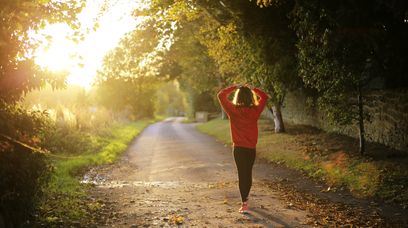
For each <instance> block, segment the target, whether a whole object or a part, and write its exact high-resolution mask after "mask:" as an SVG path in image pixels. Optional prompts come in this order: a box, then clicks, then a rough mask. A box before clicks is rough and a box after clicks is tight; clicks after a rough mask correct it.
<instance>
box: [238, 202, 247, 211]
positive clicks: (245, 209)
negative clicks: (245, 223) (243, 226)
mask: <svg viewBox="0 0 408 228" xmlns="http://www.w3.org/2000/svg"><path fill="white" fill-rule="evenodd" d="M239 213H241V214H248V213H249V207H248V201H245V202H243V203H242V206H241V208H240V209H239Z"/></svg>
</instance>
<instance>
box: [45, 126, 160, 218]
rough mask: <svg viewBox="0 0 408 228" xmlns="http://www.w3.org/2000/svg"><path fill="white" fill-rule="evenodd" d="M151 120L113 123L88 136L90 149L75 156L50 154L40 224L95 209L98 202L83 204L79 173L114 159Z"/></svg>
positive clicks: (83, 196) (83, 194)
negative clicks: (50, 163)
mask: <svg viewBox="0 0 408 228" xmlns="http://www.w3.org/2000/svg"><path fill="white" fill-rule="evenodd" d="M150 123H152V121H151V120H141V121H136V122H132V123H120V124H115V125H113V126H112V127H110V128H108V129H105V130H104V131H103V132H102V133H99V134H94V135H91V136H90V141H89V143H92V146H90V148H93V149H91V150H89V151H84V152H83V153H81V154H80V155H78V156H69V155H67V156H64V155H56V156H53V157H52V158H53V161H52V163H53V166H54V171H53V173H52V175H51V178H50V182H49V184H48V185H47V186H46V189H44V192H45V195H44V197H43V201H42V202H41V205H40V215H39V218H40V219H39V220H40V221H39V222H40V223H41V224H43V225H44V224H46V225H52V224H57V225H58V224H60V225H61V224H65V223H66V222H65V221H70V222H75V221H80V220H81V219H82V218H84V217H86V216H87V215H88V213H90V212H92V211H93V210H97V209H98V205H96V204H95V203H93V204H86V203H85V204H84V202H85V200H84V198H86V190H87V188H86V186H85V185H83V184H81V183H80V180H79V178H78V175H79V174H81V173H82V172H83V171H84V170H85V169H86V168H87V167H89V166H91V165H101V164H109V163H112V162H114V161H115V160H116V159H117V158H118V157H119V156H120V155H121V154H122V153H123V152H124V151H125V150H126V148H127V146H128V144H129V143H130V142H131V141H132V139H133V138H134V137H136V136H137V135H138V134H139V133H140V132H141V131H142V130H143V129H144V128H145V127H146V126H148V125H149V124H150Z"/></svg>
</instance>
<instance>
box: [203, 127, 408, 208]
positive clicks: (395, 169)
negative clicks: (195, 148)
mask: <svg viewBox="0 0 408 228" xmlns="http://www.w3.org/2000/svg"><path fill="white" fill-rule="evenodd" d="M271 124H272V123H270V121H268V120H260V122H259V129H260V132H259V140H258V145H257V156H259V157H261V158H264V159H266V160H269V161H272V162H274V163H277V164H283V165H285V166H287V167H289V168H292V169H295V170H299V171H302V172H304V173H305V174H307V175H309V176H311V177H314V178H317V179H319V180H323V181H325V182H326V183H327V184H328V185H330V186H332V187H334V189H335V187H346V188H348V189H349V190H350V192H352V193H353V194H354V195H355V196H358V197H373V196H375V197H379V198H382V199H384V200H387V201H390V202H395V203H399V204H401V205H403V206H404V207H406V206H407V205H408V189H407V188H408V186H407V185H408V180H407V176H408V168H407V166H406V165H404V164H406V162H408V158H407V156H402V157H401V158H397V159H393V158H388V157H387V156H382V157H381V156H380V157H379V156H377V155H373V154H374V152H373V154H372V155H370V156H364V157H363V156H360V155H359V154H358V153H356V151H355V148H353V144H355V141H353V140H352V139H350V138H345V137H342V136H333V135H331V134H328V133H325V132H322V131H318V130H313V129H310V128H307V127H305V126H291V127H289V129H288V133H284V134H275V133H273V132H272V131H271V127H270V125H271ZM197 128H198V130H200V131H201V132H203V133H206V134H208V135H211V136H214V137H215V138H217V139H218V140H219V141H221V142H223V143H225V144H230V143H231V139H230V132H229V122H228V120H221V119H215V120H212V121H209V122H207V123H204V124H201V125H198V126H197ZM372 150H373V151H374V150H375V148H373V149H372ZM380 153H381V154H384V153H385V154H387V153H392V152H389V151H384V148H382V147H381V151H380ZM332 189H333V188H332Z"/></svg>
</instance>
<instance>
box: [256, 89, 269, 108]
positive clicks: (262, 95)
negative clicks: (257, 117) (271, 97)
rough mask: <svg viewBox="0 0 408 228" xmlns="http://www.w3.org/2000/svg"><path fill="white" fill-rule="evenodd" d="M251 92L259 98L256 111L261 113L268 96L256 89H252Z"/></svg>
mask: <svg viewBox="0 0 408 228" xmlns="http://www.w3.org/2000/svg"><path fill="white" fill-rule="evenodd" d="M252 90H253V91H254V92H255V94H256V95H258V96H259V97H260V99H259V101H258V102H259V103H258V106H257V109H258V111H259V112H262V111H263V109H264V108H265V105H266V101H267V100H268V94H266V93H265V92H264V91H262V90H261V89H258V88H254V89H252Z"/></svg>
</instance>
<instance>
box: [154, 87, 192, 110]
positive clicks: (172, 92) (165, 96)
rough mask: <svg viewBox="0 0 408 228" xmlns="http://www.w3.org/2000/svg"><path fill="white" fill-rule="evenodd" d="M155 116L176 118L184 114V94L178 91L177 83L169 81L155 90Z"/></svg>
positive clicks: (185, 102) (185, 103)
mask: <svg viewBox="0 0 408 228" xmlns="http://www.w3.org/2000/svg"><path fill="white" fill-rule="evenodd" d="M156 96H157V102H156V106H155V107H156V108H155V110H156V115H161V116H178V115H182V114H184V113H186V106H187V100H186V94H185V93H183V92H182V91H181V90H180V84H179V83H178V81H170V82H167V83H165V84H163V85H162V86H160V87H159V88H158V89H157V92H156Z"/></svg>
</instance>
